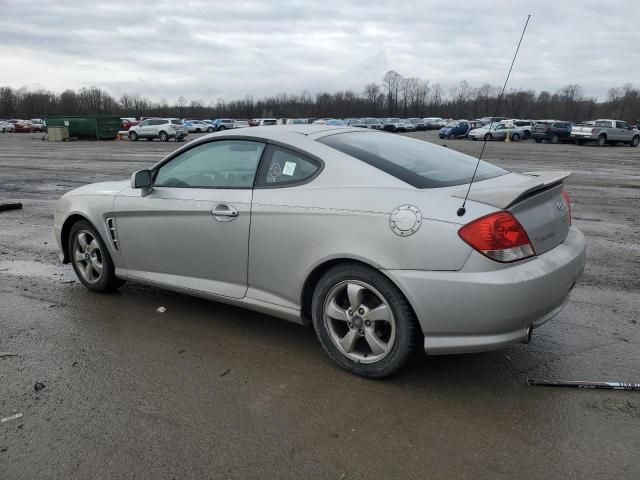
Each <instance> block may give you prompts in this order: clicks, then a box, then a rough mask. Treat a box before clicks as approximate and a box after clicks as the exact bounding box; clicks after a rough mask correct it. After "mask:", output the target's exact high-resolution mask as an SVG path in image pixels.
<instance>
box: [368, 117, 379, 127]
mask: <svg viewBox="0 0 640 480" xmlns="http://www.w3.org/2000/svg"><path fill="white" fill-rule="evenodd" d="M364 123H367V124H369V125H377V124H379V123H380V122H379V121H378V120H377V119H375V118H365V119H364Z"/></svg>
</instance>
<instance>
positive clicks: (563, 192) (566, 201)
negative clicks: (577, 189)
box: [562, 190, 571, 225]
mask: <svg viewBox="0 0 640 480" xmlns="http://www.w3.org/2000/svg"><path fill="white" fill-rule="evenodd" d="M562 198H564V201H565V203H566V204H567V210H568V211H567V213H568V214H569V225H571V198H569V194H568V193H567V191H566V190H562Z"/></svg>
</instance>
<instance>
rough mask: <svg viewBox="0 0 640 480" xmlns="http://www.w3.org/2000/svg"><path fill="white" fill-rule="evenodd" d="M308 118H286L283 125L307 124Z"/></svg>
mask: <svg viewBox="0 0 640 480" xmlns="http://www.w3.org/2000/svg"><path fill="white" fill-rule="evenodd" d="M308 123H309V120H308V119H306V118H287V122H286V123H285V125H307V124H308Z"/></svg>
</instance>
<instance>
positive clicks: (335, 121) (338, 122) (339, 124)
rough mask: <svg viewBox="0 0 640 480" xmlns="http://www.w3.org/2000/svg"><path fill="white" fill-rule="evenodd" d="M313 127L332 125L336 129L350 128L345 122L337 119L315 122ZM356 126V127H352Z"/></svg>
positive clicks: (324, 119)
mask: <svg viewBox="0 0 640 480" xmlns="http://www.w3.org/2000/svg"><path fill="white" fill-rule="evenodd" d="M313 125H331V126H334V127H346V126H348V125H347V124H346V123H345V122H344V120H338V119H336V118H322V119H319V120H316V121H315V122H313ZM352 126H354V125H352Z"/></svg>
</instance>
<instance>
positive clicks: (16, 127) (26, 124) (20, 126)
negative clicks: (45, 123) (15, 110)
mask: <svg viewBox="0 0 640 480" xmlns="http://www.w3.org/2000/svg"><path fill="white" fill-rule="evenodd" d="M13 131H14V132H16V133H33V132H34V131H35V128H34V126H33V124H32V123H31V122H30V121H29V120H19V121H17V122H16V123H14V124H13Z"/></svg>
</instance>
